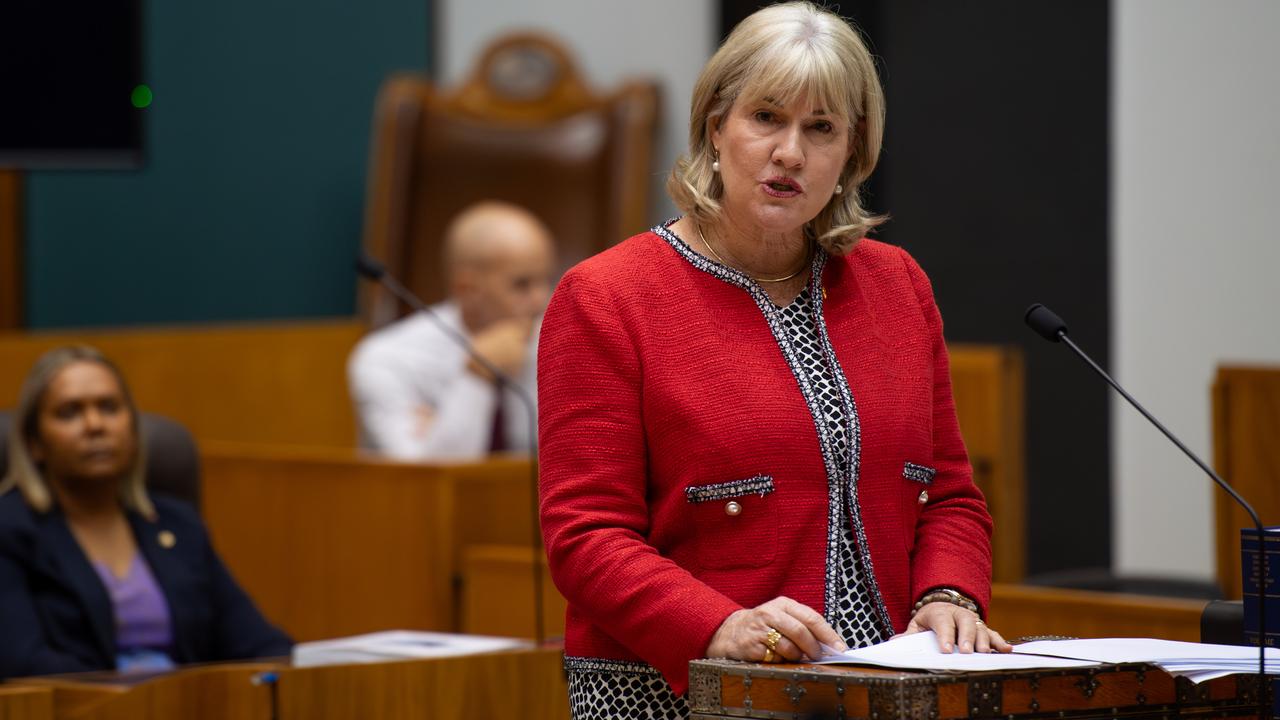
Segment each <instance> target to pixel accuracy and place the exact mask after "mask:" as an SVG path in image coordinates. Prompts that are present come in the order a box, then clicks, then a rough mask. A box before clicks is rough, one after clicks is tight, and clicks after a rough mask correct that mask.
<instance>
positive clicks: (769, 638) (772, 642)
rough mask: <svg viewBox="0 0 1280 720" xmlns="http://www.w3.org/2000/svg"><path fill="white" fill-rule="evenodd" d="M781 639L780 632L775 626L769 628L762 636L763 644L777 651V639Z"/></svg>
mask: <svg viewBox="0 0 1280 720" xmlns="http://www.w3.org/2000/svg"><path fill="white" fill-rule="evenodd" d="M780 640H782V633H780V632H778V630H777V628H769V632H768V633H767V634H766V635H765V636H764V646H765V647H767V648H769V649H770V650H772V651H774V652H775V653H776V652H778V641H780Z"/></svg>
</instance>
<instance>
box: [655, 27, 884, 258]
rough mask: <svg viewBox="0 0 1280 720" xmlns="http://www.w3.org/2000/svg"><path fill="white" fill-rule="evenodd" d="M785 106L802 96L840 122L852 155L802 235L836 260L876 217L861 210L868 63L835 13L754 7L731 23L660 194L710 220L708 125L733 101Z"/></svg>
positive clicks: (712, 177) (877, 103) (870, 86)
mask: <svg viewBox="0 0 1280 720" xmlns="http://www.w3.org/2000/svg"><path fill="white" fill-rule="evenodd" d="M766 97H767V98H770V99H771V100H772V101H774V102H776V103H778V104H780V105H787V104H789V103H791V102H794V101H797V100H803V99H812V100H813V101H815V102H818V103H820V104H821V105H822V107H823V108H824V109H826V110H827V112H828V113H830V114H832V115H836V116H838V117H841V118H842V119H844V120H845V121H847V122H848V123H849V149H850V150H851V151H852V155H851V156H850V158H849V162H848V164H847V165H846V166H845V168H844V169H843V170H842V171H841V173H840V180H839V182H840V184H842V185H843V186H844V187H845V191H844V192H843V193H841V194H839V195H835V196H834V197H833V198H832V199H831V200H830V201H829V202H828V203H827V204H826V206H824V207H823V209H822V210H821V211H820V212H819V213H818V215H817V217H815V218H813V219H812V220H810V221H809V222H808V223H807V224H806V225H805V228H804V231H805V235H806V236H807V237H808V238H810V239H811V240H816V241H817V242H818V243H819V244H820V245H822V247H823V248H824V249H826V250H827V251H828V252H830V253H833V254H836V255H843V254H845V253H847V252H849V251H850V250H851V249H853V246H854V244H855V243H856V242H857V241H858V239H859V238H861V237H862V236H864V235H866V234H867V232H868V231H870V230H871V229H872V228H874V227H875V226H877V225H879V224H881V223H883V222H884V221H885V218H884V217H882V216H876V215H872V214H870V213H869V212H868V211H867V210H866V209H865V208H864V207H863V206H862V197H861V188H862V184H863V183H864V182H865V181H866V180H867V178H869V177H870V176H871V172H872V171H873V170H874V169H875V167H876V161H877V160H878V159H879V157H880V144H881V141H882V138H883V136H884V93H883V91H882V90H881V88H880V79H879V76H878V75H877V74H876V67H875V61H874V60H873V59H872V57H871V53H870V52H869V51H868V50H867V46H866V44H865V43H863V41H862V38H861V37H860V36H859V34H858V32H857V31H855V30H854V29H853V28H852V27H851V26H850V25H849V24H848V23H847V22H845V21H844V20H843V19H842V18H840V17H839V16H837V15H835V14H833V13H831V12H829V11H827V10H824V9H822V8H819V7H818V6H816V5H814V4H813V3H809V2H787V3H781V4H778V5H771V6H769V7H766V8H764V9H762V10H759V11H757V12H755V13H754V14H752V15H751V16H750V17H748V18H747V19H746V20H743V21H742V22H741V23H739V24H738V26H737V27H736V28H734V29H733V32H732V33H730V34H729V38H728V39H727V40H725V42H724V44H723V45H721V46H720V49H719V50H717V51H716V54H715V55H713V56H712V57H711V60H709V61H708V62H707V65H706V67H704V68H703V69H702V74H701V75H700V76H698V82H697V84H696V85H695V86H694V89H693V102H692V107H691V109H690V112H689V153H688V154H687V155H685V156H682V157H680V158H679V159H678V160H677V161H676V165H675V167H674V168H673V169H672V171H671V177H670V178H668V179H667V193H668V194H669V195H670V196H671V199H672V200H673V201H674V202H675V204H676V206H677V207H678V208H680V210H681V212H683V213H684V214H686V215H688V216H691V217H692V218H693V219H694V220H695V221H696V222H698V223H699V224H700V225H710V224H714V223H716V222H717V221H718V220H719V218H720V213H721V206H720V202H719V201H720V198H721V196H722V195H723V193H724V185H723V184H722V183H721V180H720V176H719V175H718V174H717V173H715V172H713V171H712V169H711V163H712V161H714V160H715V158H714V157H713V153H714V150H713V148H712V147H711V139H710V134H711V127H712V123H713V122H718V121H719V119H720V118H722V117H724V116H725V115H726V114H727V113H728V112H729V109H730V108H732V107H733V104H734V103H735V102H737V101H738V100H739V99H741V100H743V101H746V102H754V101H757V100H762V99H764V98H766Z"/></svg>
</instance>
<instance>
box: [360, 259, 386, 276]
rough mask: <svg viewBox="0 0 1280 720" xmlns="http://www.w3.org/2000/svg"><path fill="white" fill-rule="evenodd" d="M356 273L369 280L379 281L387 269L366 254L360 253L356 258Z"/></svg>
mask: <svg viewBox="0 0 1280 720" xmlns="http://www.w3.org/2000/svg"><path fill="white" fill-rule="evenodd" d="M356 272H358V273H360V274H361V275H363V276H365V277H367V278H369V279H370V280H381V279H382V276H383V275H384V274H386V272H387V269H386V268H385V267H383V265H382V263H380V262H378V261H377V260H374V259H373V258H372V257H370V256H369V255H368V254H367V253H360V254H359V255H357V256H356Z"/></svg>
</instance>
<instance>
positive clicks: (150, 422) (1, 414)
mask: <svg viewBox="0 0 1280 720" xmlns="http://www.w3.org/2000/svg"><path fill="white" fill-rule="evenodd" d="M12 422H13V417H12V414H11V413H10V412H8V411H7V410H0V477H4V475H5V474H6V473H7V472H8V471H9V440H8V438H9V426H10V424H11V423H12ZM140 425H141V430H142V438H143V443H144V444H145V446H146V452H147V491H148V492H154V493H160V494H163V495H168V496H170V497H174V498H177V499H179V500H185V501H186V502H188V503H191V506H192V507H194V508H196V509H197V510H198V509H200V457H199V452H198V451H197V450H196V442H195V440H194V439H192V437H191V433H189V432H187V429H186V428H185V427H183V426H182V425H179V424H178V423H176V422H174V421H173V420H170V419H169V418H167V417H164V416H162V415H155V414H152V413H148V412H144V413H142V416H141V418H140Z"/></svg>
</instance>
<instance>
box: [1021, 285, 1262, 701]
mask: <svg viewBox="0 0 1280 720" xmlns="http://www.w3.org/2000/svg"><path fill="white" fill-rule="evenodd" d="M1023 319H1024V320H1025V321H1026V323H1027V325H1030V326H1031V329H1032V330H1035V331H1036V332H1037V333H1038V334H1039V335H1040V336H1041V337H1043V338H1045V339H1046V340H1052V341H1053V342H1063V343H1066V345H1067V347H1069V348H1071V351H1072V352H1074V353H1075V354H1076V355H1078V356H1080V359H1081V360H1084V361H1085V363H1086V364H1088V365H1089V367H1091V368H1093V370H1094V372H1096V373H1098V374H1099V375H1101V376H1102V379H1103V380H1106V381H1107V384H1108V385H1110V386H1111V387H1113V388H1115V390H1116V392H1118V393H1120V395H1121V397H1123V398H1124V399H1125V400H1128V401H1129V404H1130V405H1132V406H1134V407H1135V408H1137V410H1138V412H1140V413H1142V416H1143V417H1145V418H1146V419H1147V420H1148V421H1150V422H1151V424H1152V425H1155V426H1156V429H1158V430H1159V431H1160V432H1162V433H1164V436H1165V437H1167V438H1169V440H1170V441H1171V442H1172V443H1173V444H1174V445H1177V446H1178V449H1179V450H1181V451H1182V452H1183V453H1185V454H1186V456H1187V457H1189V458H1191V461H1192V462H1194V463H1195V464H1196V465H1198V466H1200V469H1201V470H1203V471H1205V473H1206V474H1208V476H1209V477H1210V478H1213V481H1214V482H1215V483H1217V484H1218V487H1220V488H1222V489H1223V490H1225V491H1226V493H1227V494H1228V495H1230V496H1231V499H1233V500H1235V501H1236V503H1238V504H1239V505H1240V507H1242V508H1244V511H1245V512H1246V513H1248V514H1249V518H1250V519H1251V520H1253V525H1254V528H1255V529H1257V531H1258V558H1259V559H1258V562H1259V575H1258V717H1259V718H1267V717H1270V715H1269V713H1268V711H1267V655H1266V646H1267V643H1266V641H1267V612H1266V603H1267V594H1266V588H1265V585H1266V578H1267V554H1266V552H1265V548H1266V531H1265V530H1264V529H1263V527H1262V520H1261V519H1259V518H1258V513H1256V512H1254V510H1253V506H1251V505H1250V504H1249V503H1248V502H1247V501H1246V500H1245V499H1244V498H1243V497H1241V496H1240V493H1238V492H1236V491H1235V489H1234V488H1232V487H1231V486H1230V485H1228V484H1227V483H1226V481H1225V480H1223V479H1222V478H1221V477H1219V476H1218V473H1216V472H1214V471H1213V468H1211V467H1209V466H1208V464H1206V463H1205V461H1203V460H1201V459H1200V458H1199V457H1198V456H1197V455H1196V454H1195V453H1193V452H1191V450H1190V448H1188V447H1187V446H1186V445H1184V444H1182V441H1181V440H1179V439H1178V438H1177V437H1175V436H1174V434H1173V433H1171V432H1169V430H1168V428H1166V427H1165V426H1164V425H1162V424H1160V421H1159V420H1156V419H1155V417H1154V416H1152V414H1151V413H1149V412H1147V409H1146V408H1144V407H1142V405H1141V404H1140V403H1139V402H1138V401H1137V400H1135V399H1134V398H1133V396H1132V395H1130V394H1129V393H1127V392H1125V389H1124V388H1122V387H1120V384H1119V383H1117V382H1116V381H1115V380H1112V379H1111V376H1110V375H1108V374H1107V373H1106V371H1105V370H1103V369H1102V368H1101V367H1099V366H1098V364H1097V363H1095V362H1094V361H1093V358H1090V357H1089V356H1088V355H1087V354H1086V353H1085V351H1083V350H1081V349H1080V348H1079V347H1078V346H1077V345H1076V344H1075V343H1073V342H1071V338H1069V337H1067V324H1066V323H1065V322H1063V321H1062V318H1060V317H1058V316H1057V314H1055V313H1054V312H1053V311H1052V310H1050V309H1049V308H1047V307H1045V306H1044V305H1041V304H1040V303H1036V304H1034V305H1032V306H1031V307H1029V308H1027V312H1026V314H1025V315H1024V316H1023Z"/></svg>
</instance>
